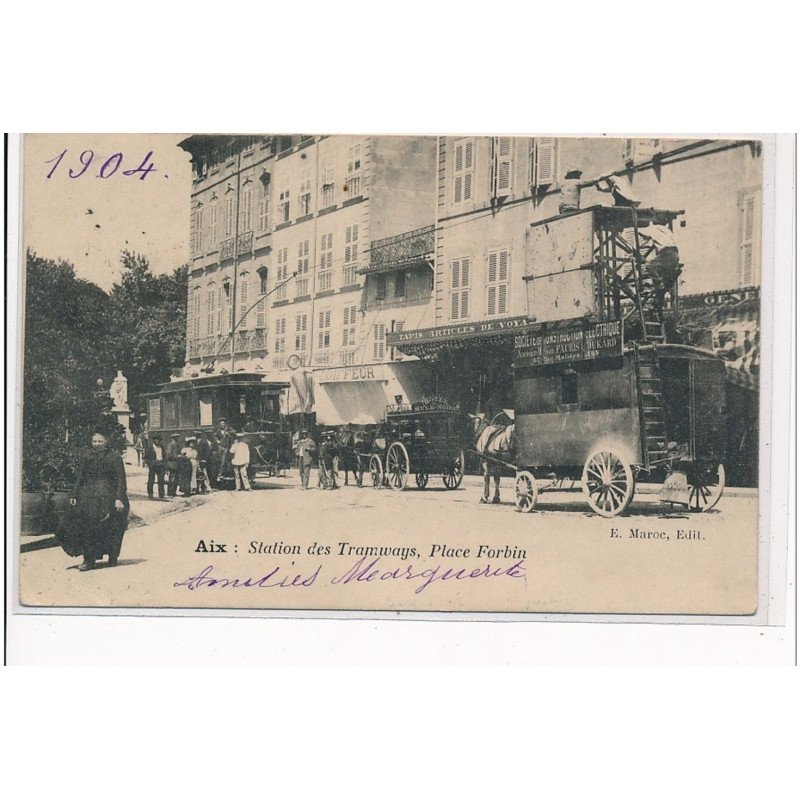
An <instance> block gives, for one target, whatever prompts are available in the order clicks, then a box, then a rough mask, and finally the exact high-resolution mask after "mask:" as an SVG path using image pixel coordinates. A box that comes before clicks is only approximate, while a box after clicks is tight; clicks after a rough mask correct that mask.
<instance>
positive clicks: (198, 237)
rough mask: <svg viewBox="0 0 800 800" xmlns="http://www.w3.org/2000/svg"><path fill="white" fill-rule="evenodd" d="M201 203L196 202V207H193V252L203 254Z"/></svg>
mask: <svg viewBox="0 0 800 800" xmlns="http://www.w3.org/2000/svg"><path fill="white" fill-rule="evenodd" d="M203 211H204V209H203V204H202V203H198V204H197V208H196V209H195V217H194V221H195V253H197V255H202V254H203V225H204V219H203V217H204V214H203Z"/></svg>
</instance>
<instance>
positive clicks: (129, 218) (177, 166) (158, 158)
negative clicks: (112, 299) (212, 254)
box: [22, 133, 192, 290]
mask: <svg viewBox="0 0 800 800" xmlns="http://www.w3.org/2000/svg"><path fill="white" fill-rule="evenodd" d="M185 137H186V135H185V134H181V135H178V134H116V133H115V134H110V133H109V134H97V133H92V134H27V135H26V136H25V137H24V140H23V164H24V171H23V182H22V185H23V214H24V217H23V242H24V246H25V248H26V249H27V248H30V249H32V250H34V251H36V253H37V254H38V255H39V256H41V257H44V258H51V259H54V260H58V259H64V260H66V261H69V262H71V263H72V264H73V265H74V266H75V272H76V274H77V275H78V277H80V278H86V279H87V280H91V281H93V282H94V283H96V284H97V285H98V286H101V287H102V288H103V289H106V290H108V289H110V288H111V286H112V285H113V284H114V282H116V281H118V280H119V278H120V274H121V269H120V258H119V256H120V252H121V251H122V250H124V249H130V250H133V251H135V252H137V253H141V254H143V255H145V256H147V258H148V259H149V261H150V266H151V268H152V270H153V272H155V273H157V274H158V273H162V272H171V271H172V270H173V269H175V268H176V267H179V266H180V265H181V264H184V263H186V262H187V261H188V259H189V201H190V195H191V177H192V172H191V164H190V162H189V158H190V157H189V154H188V153H186V152H185V151H183V150H181V149H180V148H179V147H178V146H177V145H178V142H180V141H181V140H182V139H184V138H185ZM64 150H66V151H67V152H66V154H65V155H64V156H63V158H62V159H61V161H60V162H59V163H56V161H55V159H57V158H58V156H59V155H60V154H61V153H62V151H64ZM87 150H91V151H94V156H92V157H91V158H90V155H89V154H88V153H87V154H86V155H84V156H83V159H84V161H86V162H88V167H87V168H86V170H85V172H83V174H80V172H81V170H83V164H82V162H81V160H80V157H81V154H82V153H85V151H87ZM151 150H152V151H153V155H152V157H151V159H150V163H152V164H153V165H154V166H155V170H154V171H152V172H150V173H149V174H147V175H146V176H145V177H144V179H141V175H142V173H141V172H140V173H137V174H133V175H125V174H123V173H124V171H125V170H129V169H130V170H135V169H136V168H137V167H139V166H140V165H141V164H142V162H143V159H144V157H145V155H146V154H147V153H148V152H149V151H151ZM115 153H122V159H121V161H120V164H119V167H118V168H117V169H116V170H115V169H114V168H115V166H116V164H117V161H118V160H119V159H118V158H116V157H115V158H113V159H112V160H111V161H109V162H108V164H107V165H106V166H105V170H104V175H106V176H107V177H105V178H101V177H99V172H100V171H101V168H102V167H103V165H104V163H105V162H106V161H107V159H109V158H110V157H111V156H114V154H115ZM47 162H49V163H47ZM70 169H71V170H72V175H74V176H77V177H70V173H69V170H70ZM48 173H51V175H50V177H49V178H48V177H47V175H48Z"/></svg>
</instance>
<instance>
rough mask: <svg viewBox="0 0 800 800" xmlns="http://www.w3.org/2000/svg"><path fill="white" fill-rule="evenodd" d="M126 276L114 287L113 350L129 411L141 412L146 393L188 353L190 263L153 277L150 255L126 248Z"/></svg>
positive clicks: (111, 301)
mask: <svg viewBox="0 0 800 800" xmlns="http://www.w3.org/2000/svg"><path fill="white" fill-rule="evenodd" d="M121 261H122V268H123V273H122V278H121V280H120V282H119V283H118V284H115V285H114V287H113V288H112V290H111V296H110V313H111V318H112V331H113V341H114V344H113V351H114V358H115V363H116V365H117V369H121V370H122V371H123V372H124V373H125V375H126V376H127V378H128V395H129V398H130V400H129V403H130V405H131V409H132V410H134V411H135V412H138V413H142V412H143V411H144V405H143V403H142V401H141V397H140V396H141V394H142V393H143V392H154V391H156V390H157V389H158V384H159V383H164V382H166V381H168V380H169V377H170V372H171V369H172V368H173V367H177V366H182V365H183V363H184V358H185V352H186V292H187V285H188V274H189V269H188V266H182V267H178V268H177V269H176V270H175V271H174V272H173V273H172V274H164V275H154V274H153V273H152V272H151V271H150V264H149V262H148V259H147V258H146V257H145V256H143V255H140V254H137V253H132V252H130V251H128V250H125V251H123V253H122V255H121Z"/></svg>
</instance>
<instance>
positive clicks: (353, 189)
mask: <svg viewBox="0 0 800 800" xmlns="http://www.w3.org/2000/svg"><path fill="white" fill-rule="evenodd" d="M345 187H346V192H347V197H348V199H350V198H353V197H358V196H359V195H360V194H361V145H360V144H357V145H354V146H353V147H349V148H348V149H347V183H346V184H345Z"/></svg>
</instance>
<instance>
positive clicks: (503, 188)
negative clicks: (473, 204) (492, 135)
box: [494, 136, 512, 197]
mask: <svg viewBox="0 0 800 800" xmlns="http://www.w3.org/2000/svg"><path fill="white" fill-rule="evenodd" d="M511 145H512V142H511V137H510V136H498V137H497V138H496V139H495V186H494V190H495V195H496V196H498V197H504V196H505V195H507V194H509V193H510V191H511V175H512V162H511V155H512V146H511Z"/></svg>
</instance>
